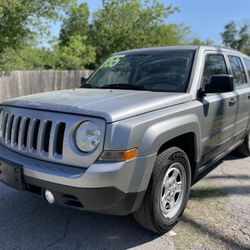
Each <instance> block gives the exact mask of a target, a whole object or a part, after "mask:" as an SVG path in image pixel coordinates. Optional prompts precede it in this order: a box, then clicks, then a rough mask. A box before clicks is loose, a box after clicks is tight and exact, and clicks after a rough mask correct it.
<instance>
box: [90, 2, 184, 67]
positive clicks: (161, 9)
mask: <svg viewBox="0 0 250 250" xmlns="http://www.w3.org/2000/svg"><path fill="white" fill-rule="evenodd" d="M176 11H178V9H177V8H175V7H173V6H171V5H169V6H165V5H164V4H163V3H160V2H159V1H157V0H153V1H140V0H133V1H132V0H104V1H103V6H102V8H100V9H99V10H97V11H96V12H95V13H94V15H93V22H92V25H91V38H92V39H91V42H92V44H94V45H95V47H96V53H97V63H100V62H101V61H103V59H104V58H106V57H107V56H108V55H110V54H111V53H114V52H117V51H121V50H127V49H133V48H141V47H150V46H163V45H165V46H166V45H178V44H180V43H181V42H182V41H181V38H182V33H181V32H180V27H179V26H178V25H175V24H166V22H165V21H166V18H167V17H169V16H170V15H171V14H173V13H175V12H176Z"/></svg>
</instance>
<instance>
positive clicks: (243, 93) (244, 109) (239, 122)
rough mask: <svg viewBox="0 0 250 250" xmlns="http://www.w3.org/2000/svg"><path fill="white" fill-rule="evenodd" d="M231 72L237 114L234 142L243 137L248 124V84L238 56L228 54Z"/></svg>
mask: <svg viewBox="0 0 250 250" xmlns="http://www.w3.org/2000/svg"><path fill="white" fill-rule="evenodd" d="M228 61H229V64H230V70H231V74H232V75H233V76H234V85H235V93H236V95H237V99H238V103H237V114H236V126H235V131H234V133H235V143H236V142H238V141H240V140H241V139H243V138H244V136H245V134H246V131H247V128H248V124H249V110H250V86H249V83H248V80H247V75H246V72H245V70H244V67H243V62H242V60H241V58H240V57H239V56H235V55H228Z"/></svg>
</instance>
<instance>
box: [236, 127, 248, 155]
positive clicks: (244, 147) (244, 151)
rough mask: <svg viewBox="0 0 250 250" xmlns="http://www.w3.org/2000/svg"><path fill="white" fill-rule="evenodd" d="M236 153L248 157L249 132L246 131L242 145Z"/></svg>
mask: <svg viewBox="0 0 250 250" xmlns="http://www.w3.org/2000/svg"><path fill="white" fill-rule="evenodd" d="M237 152H238V153H239V154H241V155H242V156H245V157H248V156H250V130H249V131H248V133H247V135H246V137H245V139H244V142H243V144H241V145H240V146H239V147H238V148H237Z"/></svg>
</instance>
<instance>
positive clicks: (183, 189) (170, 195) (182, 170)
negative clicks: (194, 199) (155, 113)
mask: <svg viewBox="0 0 250 250" xmlns="http://www.w3.org/2000/svg"><path fill="white" fill-rule="evenodd" d="M190 186H191V168H190V163H189V160H188V157H187V155H186V153H185V152H184V151H183V150H181V149H180V148H177V147H172V148H169V149H167V150H165V151H163V152H162V153H161V154H159V155H158V156H157V159H156V162H155V165H154V169H153V173H152V177H151V180H150V183H149V186H148V190H147V192H146V194H145V197H144V200H143V202H142V204H141V206H140V208H139V209H138V210H137V211H136V212H135V213H134V217H135V219H136V221H137V222H138V223H139V224H140V225H141V226H143V227H145V228H147V229H149V230H151V231H154V232H157V233H165V232H167V231H169V230H171V228H172V227H173V226H174V225H175V224H176V223H177V222H178V221H179V219H180V217H181V215H182V214H183V211H184V209H185V207H186V203H187V201H188V198H189V192H190Z"/></svg>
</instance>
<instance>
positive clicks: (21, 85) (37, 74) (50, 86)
mask: <svg viewBox="0 0 250 250" xmlns="http://www.w3.org/2000/svg"><path fill="white" fill-rule="evenodd" d="M90 74H91V71H89V70H69V71H67V70H32V71H13V72H0V103H1V102H2V101H5V100H8V99H10V98H14V97H19V96H24V95H30V94H35V93H40V92H46V91H51V90H59V89H69V88H77V87H79V86H80V81H81V77H82V76H84V77H88V76H89V75H90Z"/></svg>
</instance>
